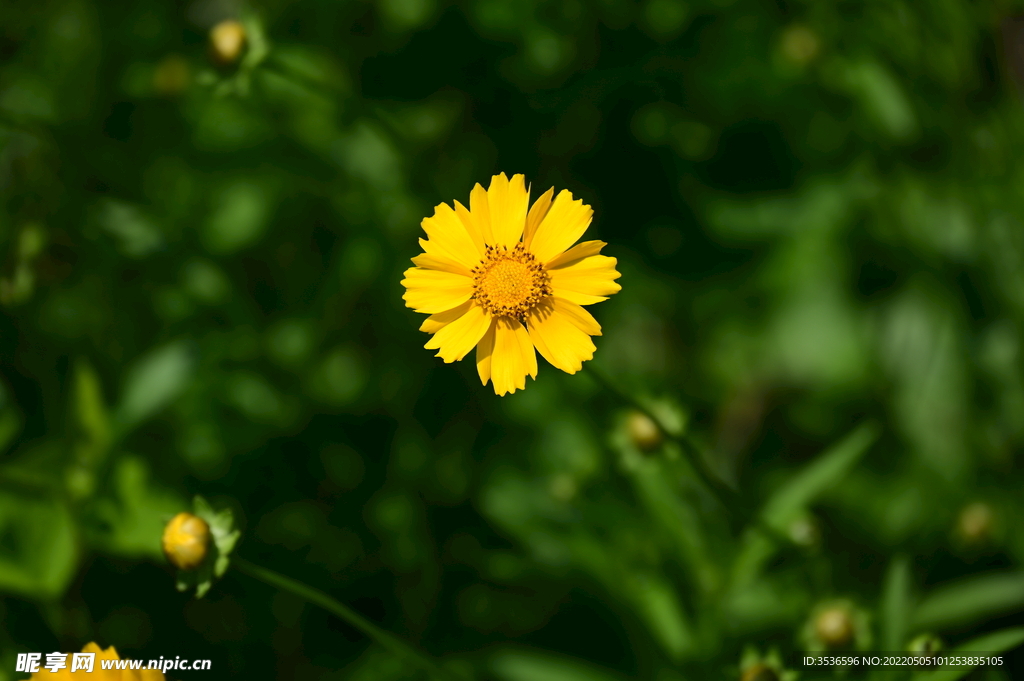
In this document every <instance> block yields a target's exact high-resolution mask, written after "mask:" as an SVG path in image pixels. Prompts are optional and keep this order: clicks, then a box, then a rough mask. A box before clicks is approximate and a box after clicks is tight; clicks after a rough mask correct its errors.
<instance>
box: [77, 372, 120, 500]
mask: <svg viewBox="0 0 1024 681" xmlns="http://www.w3.org/2000/svg"><path fill="white" fill-rule="evenodd" d="M71 402H72V403H71V411H72V413H73V414H74V432H73V433H72V451H73V453H74V455H73V460H72V464H71V467H70V469H69V470H68V488H69V491H70V492H71V494H72V495H73V496H74V497H76V498H79V499H80V498H83V497H87V496H90V495H91V494H92V493H93V491H94V489H95V487H96V469H97V468H98V467H99V466H100V465H102V463H103V461H104V460H105V459H106V456H107V452H108V451H109V449H110V442H111V426H110V417H109V416H108V414H107V406H106V403H105V401H104V399H103V388H102V386H101V385H100V379H99V376H98V375H97V374H96V370H95V369H94V368H93V367H92V365H91V364H90V363H89V362H88V361H86V360H84V359H80V360H78V361H77V362H76V363H75V373H74V389H73V392H72V398H71Z"/></svg>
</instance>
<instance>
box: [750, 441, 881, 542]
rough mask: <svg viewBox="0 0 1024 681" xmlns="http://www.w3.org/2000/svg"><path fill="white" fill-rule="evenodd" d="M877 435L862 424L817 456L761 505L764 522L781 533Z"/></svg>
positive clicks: (834, 480) (840, 474)
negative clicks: (762, 506)
mask: <svg viewBox="0 0 1024 681" xmlns="http://www.w3.org/2000/svg"><path fill="white" fill-rule="evenodd" d="M877 437H878V429H877V428H876V427H875V426H874V425H872V424H865V425H862V426H860V427H859V428H857V429H856V430H854V431H853V432H852V433H850V434H849V435H847V436H846V438H845V439H844V440H842V441H841V442H840V443H839V444H837V445H834V446H833V447H832V448H831V449H829V450H828V451H826V452H825V453H824V454H822V455H821V456H819V457H818V458H817V459H816V460H815V461H814V462H813V463H811V464H810V465H808V466H807V467H806V468H804V470H802V471H801V472H799V473H797V474H796V475H795V476H793V478H792V479H790V480H789V482H787V483H786V484H785V485H783V487H782V488H781V489H779V490H778V491H776V492H775V493H774V494H773V495H772V496H771V498H770V499H769V500H768V502H767V503H766V504H765V506H764V511H763V517H764V519H765V522H767V523H768V524H769V525H771V526H772V527H774V528H776V529H778V530H779V531H782V532H784V531H785V530H786V528H787V527H788V526H789V523H790V522H792V520H793V519H794V518H796V516H797V515H799V514H800V513H801V512H802V511H803V510H804V509H805V508H806V507H807V506H808V505H809V504H810V503H811V502H813V501H814V500H815V499H816V498H817V497H818V496H820V495H821V494H822V493H823V492H825V491H826V490H827V489H828V488H830V487H832V486H833V485H835V484H837V483H838V482H840V481H841V480H842V479H843V477H845V476H846V474H847V472H849V470H850V469H851V468H852V467H853V465H854V464H855V463H857V460H858V459H859V458H860V457H861V456H862V455H863V454H864V452H866V451H867V450H868V448H869V447H870V446H871V445H872V444H873V443H874V441H875V439H876V438H877Z"/></svg>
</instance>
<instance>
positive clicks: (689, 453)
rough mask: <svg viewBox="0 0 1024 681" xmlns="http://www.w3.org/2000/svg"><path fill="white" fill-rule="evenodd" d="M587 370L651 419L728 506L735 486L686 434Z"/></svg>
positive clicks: (600, 373) (602, 375) (593, 369)
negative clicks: (716, 471) (677, 446)
mask: <svg viewBox="0 0 1024 681" xmlns="http://www.w3.org/2000/svg"><path fill="white" fill-rule="evenodd" d="M587 370H588V372H589V374H590V376H591V378H593V379H594V380H595V381H596V382H597V383H599V384H600V385H601V387H602V388H604V389H605V390H607V391H608V392H609V393H611V394H612V396H613V397H614V398H615V399H617V400H618V401H620V402H622V403H624V404H626V405H627V406H629V407H631V408H632V409H635V410H636V411H638V412H640V413H641V414H643V415H644V416H646V417H647V418H649V419H650V420H651V423H653V424H654V425H655V426H657V428H658V430H660V431H661V434H662V435H663V436H664V437H665V438H666V439H668V440H671V441H673V442H675V443H676V444H678V445H679V446H680V448H681V449H682V450H683V454H684V455H685V456H686V458H687V460H688V461H689V462H690V466H691V467H692V468H693V470H694V471H695V472H696V473H697V476H698V477H699V478H700V479H701V481H702V482H703V483H704V484H705V485H706V486H707V487H708V488H709V489H710V490H711V491H712V493H714V494H715V495H716V496H717V497H718V500H719V501H720V502H722V505H723V506H726V508H728V507H729V506H730V503H729V502H732V501H734V497H736V496H737V494H738V492H737V490H736V489H735V488H733V487H732V486H731V485H729V484H728V483H727V482H725V481H724V480H722V479H721V478H720V477H719V476H717V475H715V474H714V473H713V472H712V471H711V469H710V468H709V467H708V464H707V460H706V459H705V458H704V455H703V453H702V452H701V450H700V448H699V447H698V446H697V445H696V444H695V443H694V442H693V440H691V439H690V438H688V437H687V436H686V435H680V434H677V433H673V432H672V431H671V430H670V429H669V428H668V427H667V426H666V425H665V424H664V422H663V421H662V420H661V419H660V418H658V416H656V415H655V414H654V412H652V411H651V410H650V409H648V408H647V407H646V406H645V405H644V404H643V403H642V402H640V401H639V400H637V399H636V398H635V397H633V396H632V395H630V394H628V393H627V392H625V391H624V390H621V389H620V388H619V387H618V386H617V385H615V383H614V382H613V381H612V380H611V379H610V378H608V376H607V375H605V373H604V372H603V371H601V370H600V369H598V368H596V367H592V366H588V367H587Z"/></svg>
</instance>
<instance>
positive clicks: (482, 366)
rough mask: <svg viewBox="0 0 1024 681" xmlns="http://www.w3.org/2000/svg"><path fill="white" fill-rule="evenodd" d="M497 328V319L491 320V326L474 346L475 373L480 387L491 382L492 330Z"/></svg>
mask: <svg viewBox="0 0 1024 681" xmlns="http://www.w3.org/2000/svg"><path fill="white" fill-rule="evenodd" d="M497 326H498V321H497V319H496V318H492V319H491V326H490V327H489V328H488V329H487V332H486V333H485V334H484V335H483V338H481V339H480V342H479V343H477V345H476V373H477V374H478V375H479V376H480V384H481V385H487V381H489V380H491V357H492V356H493V355H494V330H495V329H496V328H497Z"/></svg>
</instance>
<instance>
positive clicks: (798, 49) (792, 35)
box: [782, 25, 821, 66]
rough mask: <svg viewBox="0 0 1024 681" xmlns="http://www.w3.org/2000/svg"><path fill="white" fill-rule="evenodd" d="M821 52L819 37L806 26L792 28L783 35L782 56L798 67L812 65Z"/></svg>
mask: <svg viewBox="0 0 1024 681" xmlns="http://www.w3.org/2000/svg"><path fill="white" fill-rule="evenodd" d="M820 51H821V41H820V40H819V39H818V35H817V34H816V33H815V32H814V31H812V30H811V29H809V28H807V27H806V26H800V25H794V26H790V27H789V28H787V29H786V30H785V32H784V33H783V34H782V54H783V55H785V57H786V59H788V60H789V61H791V62H792V63H794V64H796V65H797V66H803V65H805V64H808V63H810V62H811V61H813V60H814V58H815V57H817V56H818V53H819V52H820Z"/></svg>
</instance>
